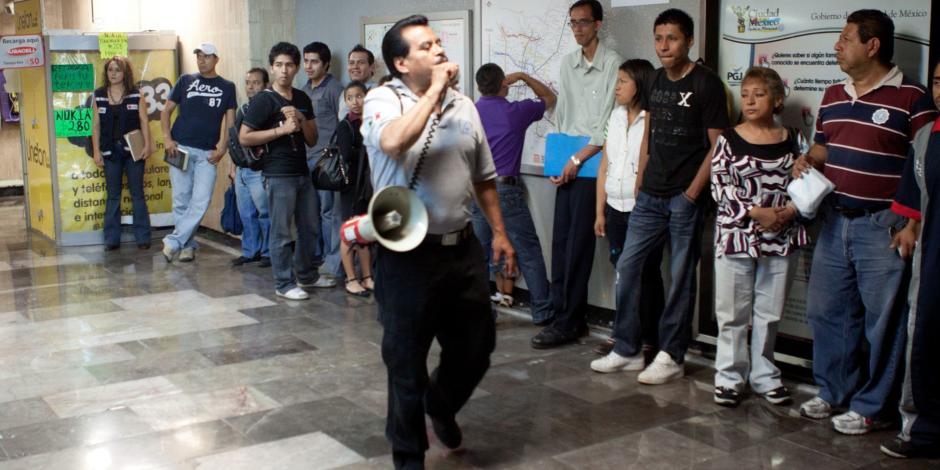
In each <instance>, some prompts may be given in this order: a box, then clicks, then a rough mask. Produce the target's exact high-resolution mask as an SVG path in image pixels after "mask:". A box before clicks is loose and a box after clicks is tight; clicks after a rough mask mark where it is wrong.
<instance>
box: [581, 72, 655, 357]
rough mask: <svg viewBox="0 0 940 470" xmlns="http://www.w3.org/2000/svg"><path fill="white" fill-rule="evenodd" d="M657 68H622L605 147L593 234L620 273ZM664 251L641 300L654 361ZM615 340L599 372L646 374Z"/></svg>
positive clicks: (649, 270)
mask: <svg viewBox="0 0 940 470" xmlns="http://www.w3.org/2000/svg"><path fill="white" fill-rule="evenodd" d="M653 72H654V70H653V65H652V64H650V63H649V62H648V61H646V60H643V59H631V60H628V61H626V62H624V63H623V64H621V65H620V70H619V71H618V72H617V85H616V89H615V90H614V99H615V100H616V102H617V106H616V107H615V108H614V110H613V111H612V112H611V113H610V120H609V121H608V122H607V141H606V142H605V143H604V150H603V154H602V157H601V163H600V171H598V175H597V208H596V216H595V219H594V233H595V234H596V235H597V236H599V237H604V236H606V237H607V239H608V240H609V241H610V262H611V263H613V265H614V267H615V268H616V267H617V260H618V259H619V258H620V253H621V252H623V244H624V241H626V238H627V226H628V225H629V223H630V212H631V211H633V206H634V205H635V204H636V196H635V191H634V188H635V187H636V176H637V175H636V173H637V167H638V166H639V159H640V151H641V148H640V147H641V144H642V143H643V133H644V129H645V126H646V109H647V108H648V102H649V96H647V95H648V92H647V90H648V89H649V85H650V83H651V81H652V78H653ZM661 263H662V248H660V249H658V250H655V253H654V254H652V255H651V256H650V257H649V258H648V259H647V260H646V265H644V270H643V280H642V282H641V285H639V286H636V288H637V289H641V290H642V292H643V296H642V298H641V299H640V320H641V324H642V326H643V349H644V352H647V351H651V352H652V354H651V355H650V357H652V356H655V355H656V352H655V351H654V349H656V347H657V345H658V343H659V341H658V334H657V328H658V327H659V315H660V312H662V311H663V302H664V300H663V296H664V293H663V278H662V273H661V271H660V264H661ZM611 349H613V340H612V339H609V340H607V341H606V342H604V343H601V344H600V345H598V346H597V347H596V348H595V349H594V352H596V353H598V354H600V355H603V356H604V357H602V358H600V359H598V360H596V361H593V362H592V363H591V369H593V370H594V371H596V372H603V373H608V372H617V371H623V370H643V365H644V364H643V361H639V362H629V361H627V360H626V358H624V357H622V356H620V355H618V354H617V353H615V352H613V351H611Z"/></svg>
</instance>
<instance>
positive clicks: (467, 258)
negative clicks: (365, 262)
mask: <svg viewBox="0 0 940 470" xmlns="http://www.w3.org/2000/svg"><path fill="white" fill-rule="evenodd" d="M483 258H484V256H483V248H482V247H481V246H480V242H479V241H478V240H477V239H476V237H475V236H472V235H471V236H470V237H469V238H468V239H466V240H464V241H463V242H462V243H460V244H458V245H457V246H440V245H436V246H435V245H432V244H429V243H424V244H422V245H420V246H418V247H417V248H415V249H414V250H412V251H409V252H406V253H398V252H394V251H390V250H387V249H385V248H382V247H379V249H378V255H377V257H376V271H375V298H376V300H377V301H378V304H379V310H380V315H381V318H382V325H383V327H384V330H385V331H384V334H383V337H382V359H383V360H384V361H385V366H386V368H387V369H388V420H387V422H386V427H385V435H386V437H387V438H388V440H389V441H390V442H391V444H392V451H393V452H394V454H395V457H396V466H399V465H403V464H407V465H403V466H409V467H412V466H413V468H422V467H423V464H422V462H423V459H424V451H425V450H426V449H427V448H428V441H427V434H426V430H425V425H424V414H425V412H427V414H428V415H430V416H432V417H441V418H450V417H453V416H454V415H456V414H457V412H458V411H460V409H461V408H462V407H463V405H464V404H465V403H466V402H467V400H469V399H470V395H471V394H472V393H473V389H474V388H476V386H477V384H479V383H480V380H481V379H482V378H483V375H484V374H485V373H486V370H487V369H488V368H489V366H490V353H492V352H493V349H494V347H495V346H496V324H495V321H494V317H493V313H492V307H491V306H490V301H489V286H488V285H487V281H488V280H487V272H486V265H485V263H483V262H481V261H480V260H482V259H483ZM434 338H437V341H438V343H439V344H440V345H441V360H440V363H439V365H438V366H437V368H436V369H435V370H434V372H433V373H432V374H431V375H430V377H429V376H428V370H427V357H428V350H429V349H430V347H431V342H432V341H433V340H434Z"/></svg>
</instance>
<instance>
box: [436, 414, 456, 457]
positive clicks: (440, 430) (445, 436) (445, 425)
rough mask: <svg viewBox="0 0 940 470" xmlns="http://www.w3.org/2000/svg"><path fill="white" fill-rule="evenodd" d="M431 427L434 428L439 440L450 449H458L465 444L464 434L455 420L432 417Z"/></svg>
mask: <svg viewBox="0 0 940 470" xmlns="http://www.w3.org/2000/svg"><path fill="white" fill-rule="evenodd" d="M431 427H432V428H434V435H435V436H437V439H438V440H439V441H441V444H444V446H446V447H447V448H448V449H451V450H453V449H457V448H458V447H460V443H461V442H463V432H461V431H460V426H458V425H457V420H455V419H454V418H450V419H439V418H435V417H433V416H431Z"/></svg>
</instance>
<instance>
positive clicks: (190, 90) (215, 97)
mask: <svg viewBox="0 0 940 470" xmlns="http://www.w3.org/2000/svg"><path fill="white" fill-rule="evenodd" d="M198 96H203V97H206V98H209V100H208V104H209V106H210V107H213V108H218V107H220V106H222V89H221V88H219V87H217V86H211V85H203V84H202V83H200V82H199V79H198V78H197V79H195V80H193V82H192V83H190V84H189V86H188V87H187V88H186V98H187V99H189V98H194V97H198Z"/></svg>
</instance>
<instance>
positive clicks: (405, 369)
mask: <svg viewBox="0 0 940 470" xmlns="http://www.w3.org/2000/svg"><path fill="white" fill-rule="evenodd" d="M382 56H383V58H384V59H385V64H386V65H387V66H388V69H389V71H390V73H391V74H392V76H393V77H395V78H394V79H393V80H392V81H391V82H390V83H389V84H387V85H386V86H381V87H376V88H375V89H373V90H372V91H370V92H369V94H368V95H367V97H366V102H365V109H364V110H363V124H362V134H363V136H364V138H365V139H364V140H365V145H366V148H367V149H368V155H369V165H370V167H371V168H372V183H373V187H375V188H384V187H386V186H408V187H410V188H411V189H412V190H413V191H414V192H415V194H416V195H417V196H418V198H419V199H420V200H421V202H422V203H423V204H424V205H425V206H426V208H427V235H426V236H425V237H424V240H423V241H422V242H421V243H420V244H419V245H418V246H417V247H416V248H414V249H412V250H410V251H396V249H395V248H397V247H395V246H394V245H392V248H389V247H387V246H388V245H389V244H388V243H386V242H383V240H382V238H379V242H380V243H381V245H380V246H379V248H378V255H377V257H376V279H375V298H376V300H377V301H378V303H379V308H380V310H381V317H382V323H383V326H384V336H383V338H382V359H383V360H384V361H385V365H386V367H387V369H388V394H389V400H388V421H387V424H386V431H385V434H386V437H387V438H388V439H389V441H391V444H392V451H393V459H394V462H395V467H397V468H424V452H425V450H426V449H427V448H428V440H427V434H426V430H425V429H426V428H425V417H424V415H425V413H427V414H428V415H429V416H430V417H431V424H432V426H433V428H434V433H435V434H436V435H437V437H438V439H440V441H441V443H442V444H444V445H445V446H446V447H448V448H450V449H457V448H459V447H460V444H461V441H462V435H461V431H460V427H459V426H458V425H457V422H456V420H455V416H456V414H457V412H458V411H459V410H460V408H461V407H462V406H463V405H464V403H466V402H467V400H468V399H469V398H470V395H471V394H472V393H473V389H474V388H476V386H477V384H478V383H479V382H480V380H481V379H482V378H483V375H484V374H485V373H486V370H487V369H488V368H489V365H490V353H491V352H492V351H493V348H494V347H495V343H496V331H495V322H494V316H493V314H492V310H491V307H490V303H489V292H488V285H487V282H488V279H487V271H486V266H485V263H484V261H483V260H484V256H483V249H482V247H481V246H480V243H479V241H478V240H477V239H476V237H475V236H474V234H473V230H472V228H471V226H470V204H471V201H472V200H473V197H474V194H475V195H476V198H477V201H478V203H479V206H480V208H481V209H483V211H484V213H485V214H486V216H487V219H488V220H489V222H490V226H491V227H492V229H493V260H494V262H499V260H500V259H505V261H506V262H505V265H506V269H507V270H512V271H514V270H515V253H514V252H513V249H512V246H511V245H510V243H509V240H508V239H507V238H506V234H505V232H504V230H503V220H502V216H501V215H500V211H499V201H498V199H497V195H496V185H495V183H494V178H495V177H496V170H495V167H494V165H493V157H492V155H491V154H490V149H489V145H488V144H487V141H486V135H485V133H484V131H483V126H482V125H481V123H480V117H479V115H478V114H477V111H476V108H475V107H474V104H473V101H471V100H470V99H469V98H467V97H466V96H464V95H462V94H460V93H458V92H457V91H455V90H453V89H452V88H451V87H449V84H450V82H451V81H452V80H453V78H455V77H456V76H457V74H458V68H457V65H456V64H454V63H451V62H448V61H447V56H446V55H445V54H444V49H443V48H442V47H441V42H440V40H439V39H438V38H437V36H436V35H435V34H434V32H433V31H432V30H431V28H430V27H429V26H428V20H427V18H425V17H423V16H418V15H416V16H410V17H408V18H405V19H403V20H401V21H399V22H397V23H395V25H394V26H392V28H391V29H389V30H388V32H387V33H386V34H385V37H384V38H383V40H382ZM409 182H410V183H409ZM379 192H381V190H380V191H379ZM372 205H373V206H375V205H376V201H373V204H372ZM372 211H373V212H374V207H373V209H372ZM435 337H436V338H437V340H438V342H439V343H440V345H441V362H440V364H439V365H438V367H437V368H436V369H435V370H434V372H432V373H431V374H430V377H429V376H428V371H427V366H426V363H427V355H428V350H429V349H430V347H431V342H432V341H433V340H434V338H435Z"/></svg>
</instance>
